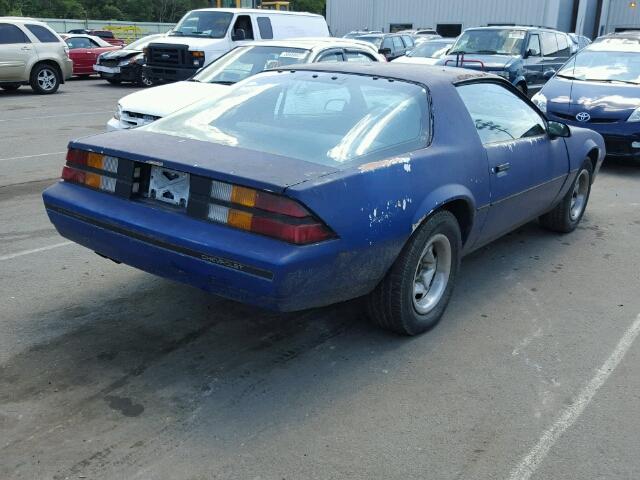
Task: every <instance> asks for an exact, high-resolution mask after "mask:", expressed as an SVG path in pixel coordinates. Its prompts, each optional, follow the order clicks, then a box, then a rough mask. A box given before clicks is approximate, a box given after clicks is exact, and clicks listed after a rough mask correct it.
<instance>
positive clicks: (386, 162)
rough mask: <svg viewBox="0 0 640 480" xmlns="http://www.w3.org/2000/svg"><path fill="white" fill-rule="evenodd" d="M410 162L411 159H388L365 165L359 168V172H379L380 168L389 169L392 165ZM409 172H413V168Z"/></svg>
mask: <svg viewBox="0 0 640 480" xmlns="http://www.w3.org/2000/svg"><path fill="white" fill-rule="evenodd" d="M410 161H411V158H410V157H394V158H388V159H386V160H378V161H377V162H369V163H364V164H362V165H360V166H359V167H358V170H360V171H361V172H371V171H373V170H378V169H379V168H388V167H390V166H392V165H398V164H401V163H405V164H408V163H409V162H410ZM407 171H411V168H409V170H407Z"/></svg>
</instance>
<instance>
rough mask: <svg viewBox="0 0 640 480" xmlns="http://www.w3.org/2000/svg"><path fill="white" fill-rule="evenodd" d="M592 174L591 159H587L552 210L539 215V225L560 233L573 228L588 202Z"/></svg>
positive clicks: (580, 218)
mask: <svg viewBox="0 0 640 480" xmlns="http://www.w3.org/2000/svg"><path fill="white" fill-rule="evenodd" d="M592 176H593V166H592V165H591V161H590V160H588V159H587V160H585V161H584V163H583V164H582V167H580V170H578V174H577V175H576V178H575V180H574V181H573V185H571V188H569V191H568V192H567V194H566V195H565V196H564V198H563V199H562V200H561V201H560V203H559V204H558V205H556V206H555V207H554V209H553V210H551V211H550V212H548V213H545V214H544V215H542V216H541V217H540V219H539V221H540V225H542V226H543V227H545V228H548V229H549V230H553V231H555V232H560V233H569V232H572V231H573V230H575V228H576V227H577V226H578V224H579V223H580V220H582V216H583V215H584V212H585V210H586V208H587V203H588V202H589V195H591V178H592Z"/></svg>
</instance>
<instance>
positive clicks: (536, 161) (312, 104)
mask: <svg viewBox="0 0 640 480" xmlns="http://www.w3.org/2000/svg"><path fill="white" fill-rule="evenodd" d="M603 155H604V143H603V141H602V137H601V136H600V135H598V134H597V133H594V132H592V131H591V130H587V129H581V128H571V129H570V128H568V127H567V126H565V125H563V124H561V123H556V122H548V121H547V120H546V119H545V118H544V116H543V115H542V114H541V113H540V112H539V111H538V110H537V108H536V107H535V106H534V105H533V104H532V103H531V102H530V101H529V100H528V99H527V98H526V97H525V96H523V95H522V94H521V93H519V92H518V91H517V90H516V89H515V88H514V87H513V86H512V85H510V84H509V83H508V82H507V81H505V80H503V79H501V78H499V77H497V76H493V75H489V74H485V73H482V72H470V71H468V70H462V69H455V68H444V69H443V68H441V67H430V66H422V65H393V64H380V65H375V66H374V65H357V64H347V63H344V64H342V65H340V64H335V65H330V66H329V65H322V66H320V65H310V66H297V67H296V69H295V70H283V71H267V72H264V73H261V74H258V75H256V76H254V77H251V78H249V79H247V80H244V81H242V82H239V83H238V84H236V85H235V86H233V87H232V88H230V90H229V93H228V94H227V95H225V96H223V97H221V98H218V99H215V100H206V101H204V102H202V103H198V104H195V105H192V106H190V107H187V108H186V109H183V110H181V111H179V112H177V113H176V114H173V115H171V116H168V117H166V118H164V119H161V120H159V121H157V122H154V123H153V124H151V125H149V126H146V127H144V128H139V129H136V130H133V131H122V132H110V133H106V134H100V135H95V136H91V137H87V138H84V139H81V140H77V141H74V142H71V143H70V145H69V152H68V155H67V163H66V165H65V166H64V169H63V172H62V180H61V181H60V182H59V183H57V184H56V185H54V186H52V187H50V188H48V189H47V190H46V191H45V192H44V194H43V197H44V204H45V206H46V210H47V213H48V215H49V218H50V219H51V221H52V222H53V224H54V225H55V227H56V228H57V230H58V231H59V232H60V234H61V235H63V236H64V237H66V238H68V239H71V240H73V241H75V242H77V243H79V244H81V245H84V246H86V247H87V248H90V249H92V250H94V251H96V252H97V253H98V254H100V255H101V256H104V257H108V258H110V259H113V260H115V261H116V262H123V263H126V264H128V265H132V266H134V267H137V268H139V269H142V270H145V271H147V272H151V273H154V274H157V275H161V276H163V277H166V278H170V279H173V280H177V281H180V282H184V283H188V284H190V285H194V286H196V287H199V288H201V289H203V290H206V291H209V292H213V293H215V294H218V295H222V296H225V297H228V298H231V299H235V300H238V301H241V302H246V303H250V304H254V305H257V306H260V307H267V308H271V309H277V310H285V311H291V310H300V309H306V308H310V307H318V306H323V305H328V304H331V303H335V302H340V301H344V300H348V299H353V298H356V297H362V296H366V299H367V301H366V303H365V304H366V308H367V311H368V313H369V316H370V317H371V318H372V320H374V321H375V322H376V323H377V324H379V325H381V326H382V327H385V328H387V329H390V330H393V331H396V332H400V333H402V334H407V335H413V334H417V333H420V332H424V331H426V330H427V329H429V328H431V327H432V326H433V325H435V324H436V323H437V321H438V320H439V319H440V317H441V316H442V314H443V312H444V310H445V307H446V305H447V303H448V301H449V299H450V297H451V294H452V289H453V286H454V284H455V281H456V279H457V277H458V274H459V268H460V259H461V257H462V256H463V255H465V254H467V253H469V252H471V251H473V250H474V249H477V248H478V247H480V246H482V245H485V244H487V243H488V242H490V241H492V240H494V239H495V238H498V237H499V236H501V235H503V234H505V233H507V232H509V231H511V230H513V229H515V228H516V227H518V226H519V225H522V224H524V223H526V222H529V221H531V220H533V219H536V218H539V219H540V222H541V223H542V224H543V225H544V226H546V227H548V228H550V229H553V230H556V231H559V232H569V231H571V230H573V229H574V228H575V227H576V225H577V224H578V222H580V219H581V218H582V215H583V213H584V211H585V207H586V205H587V201H588V199H589V193H590V189H591V184H592V182H593V180H594V178H595V176H596V173H597V172H598V169H599V168H600V165H601V162H602V158H603Z"/></svg>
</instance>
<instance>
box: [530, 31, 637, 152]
mask: <svg viewBox="0 0 640 480" xmlns="http://www.w3.org/2000/svg"><path fill="white" fill-rule="evenodd" d="M532 100H533V102H534V103H536V104H537V105H538V108H540V110H542V111H543V112H545V113H546V115H547V117H548V118H549V119H551V120H555V121H560V122H565V123H567V124H569V125H575V126H582V127H586V128H590V129H592V130H595V131H596V132H598V133H600V134H601V135H602V136H603V137H604V141H605V144H606V148H607V156H609V157H617V158H620V159H628V160H633V159H635V160H637V159H640V43H639V42H638V41H637V38H636V39H635V40H634V41H629V40H628V39H626V38H624V37H620V38H617V37H616V38H608V39H605V40H601V41H596V42H594V43H592V44H591V45H589V46H588V47H586V48H585V49H583V50H582V51H580V52H578V53H577V54H576V55H575V56H574V57H573V58H571V60H569V61H568V62H567V63H566V64H565V65H564V66H563V67H562V69H560V71H558V73H557V74H556V75H555V76H554V77H553V78H552V79H551V80H549V82H548V83H547V84H546V85H545V86H544V88H543V89H542V90H541V91H540V92H538V93H537V94H536V95H534V97H533V98H532Z"/></svg>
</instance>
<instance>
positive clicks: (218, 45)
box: [144, 8, 330, 83]
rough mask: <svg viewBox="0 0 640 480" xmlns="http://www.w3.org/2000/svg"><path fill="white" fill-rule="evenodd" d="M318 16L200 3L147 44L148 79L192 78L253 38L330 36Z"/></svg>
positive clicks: (163, 81)
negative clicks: (203, 5)
mask: <svg viewBox="0 0 640 480" xmlns="http://www.w3.org/2000/svg"><path fill="white" fill-rule="evenodd" d="M329 36H330V34H329V27H328V26H327V22H326V20H325V19H324V17H323V16H322V15H316V14H312V13H301V12H284V11H278V10H259V9H248V8H247V9H244V8H204V9H200V10H192V11H190V12H188V13H187V14H186V15H185V16H184V17H182V19H181V20H180V22H178V24H177V25H176V27H175V28H174V29H173V30H171V31H170V32H169V33H168V35H167V37H166V38H164V39H163V40H162V42H152V43H151V44H149V46H148V47H147V48H146V49H145V66H144V73H145V75H146V77H147V78H148V79H149V80H150V81H151V82H152V83H166V82H175V81H179V80H186V79H188V78H190V77H192V76H193V75H194V74H195V73H196V72H197V71H198V70H199V69H201V68H202V67H205V66H207V65H209V64H210V63H211V62H212V61H214V60H215V59H216V58H218V57H220V56H221V55H223V54H225V53H227V52H228V51H229V50H232V49H233V48H235V47H237V46H239V45H243V44H245V43H246V42H248V41H252V40H278V39H285V38H294V37H295V38H300V37H329Z"/></svg>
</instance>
